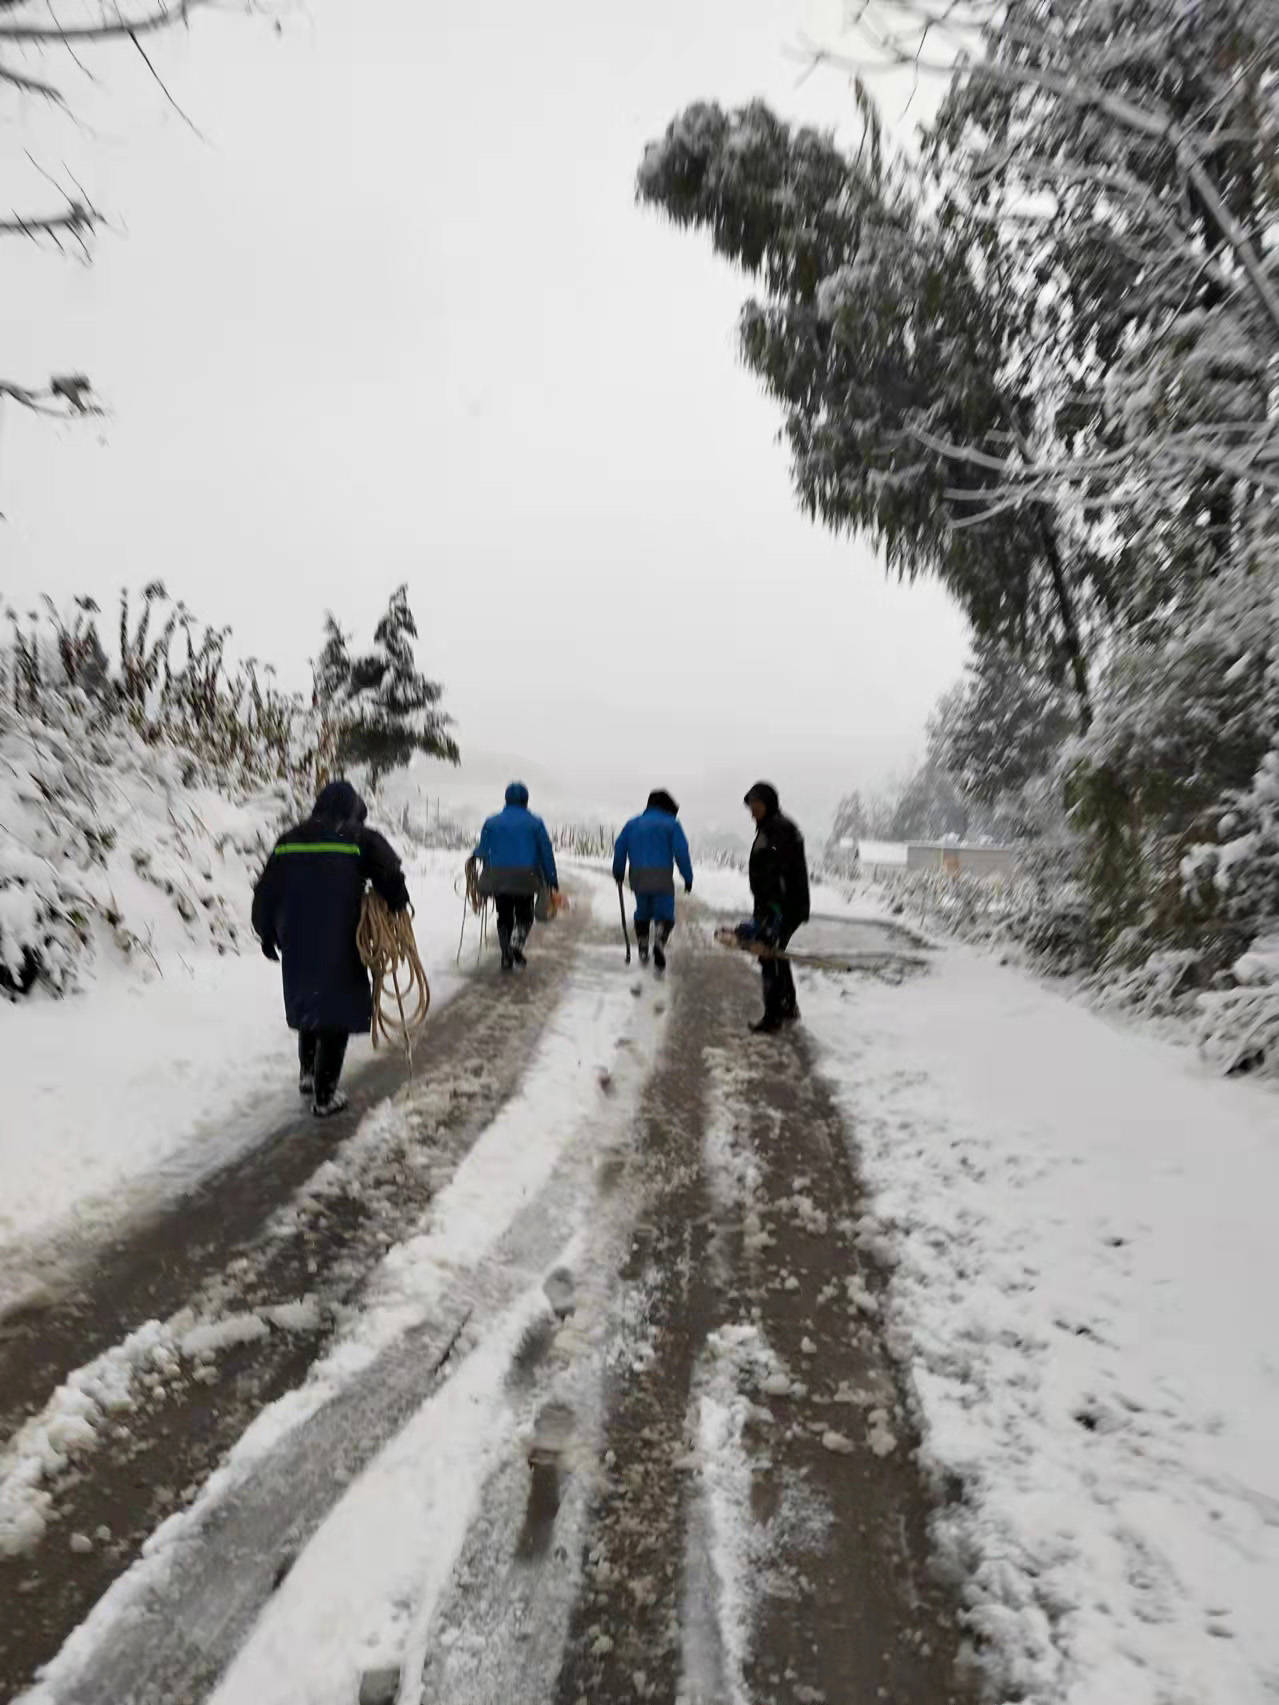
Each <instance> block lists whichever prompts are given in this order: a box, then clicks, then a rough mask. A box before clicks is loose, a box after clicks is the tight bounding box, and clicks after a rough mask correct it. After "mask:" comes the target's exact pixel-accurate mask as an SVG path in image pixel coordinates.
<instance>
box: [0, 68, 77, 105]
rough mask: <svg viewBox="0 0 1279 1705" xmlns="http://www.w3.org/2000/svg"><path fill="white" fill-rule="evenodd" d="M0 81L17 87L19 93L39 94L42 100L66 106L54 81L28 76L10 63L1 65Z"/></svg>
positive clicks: (14, 87) (13, 87) (11, 86)
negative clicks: (42, 80)
mask: <svg viewBox="0 0 1279 1705" xmlns="http://www.w3.org/2000/svg"><path fill="white" fill-rule="evenodd" d="M0 83H7V84H8V85H9V87H10V88H11V89H17V90H18V92H19V94H23V95H39V96H40V98H41V99H42V100H46V101H52V102H53V104H54V106H55V107H65V106H66V104H67V103H66V102H65V101H64V100H63V98H62V95H61V93H60V92H59V91H58V90H57V89H55V88H54V86H53V84H52V83H42V82H41V81H40V79H39V78H38V77H28V76H27V75H26V74H25V73H24V72H22V71H15V70H14V69H13V68H12V66H9V65H0Z"/></svg>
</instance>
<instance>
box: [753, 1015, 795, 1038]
mask: <svg viewBox="0 0 1279 1705" xmlns="http://www.w3.org/2000/svg"><path fill="white" fill-rule="evenodd" d="M785 1022H786V1020H785V1019H784V1018H783V1017H781V1015H780V1014H779V1013H776V1012H766V1013H765V1014H764V1016H763V1018H757V1019H756V1020H755V1022H754V1024H752V1025H751V1032H752V1034H753V1035H755V1036H775V1035H776V1034H777V1032H778V1031H779V1030H780V1029H781V1028H782V1026H783V1024H785Z"/></svg>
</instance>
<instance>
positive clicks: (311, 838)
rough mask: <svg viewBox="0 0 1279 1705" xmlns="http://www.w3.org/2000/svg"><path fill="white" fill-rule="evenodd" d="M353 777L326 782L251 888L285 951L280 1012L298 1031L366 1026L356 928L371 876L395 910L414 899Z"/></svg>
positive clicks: (256, 922) (256, 916) (368, 1003)
mask: <svg viewBox="0 0 1279 1705" xmlns="http://www.w3.org/2000/svg"><path fill="white" fill-rule="evenodd" d="M367 814H368V813H367V811H366V808H365V804H364V801H363V800H362V799H361V798H360V796H359V794H358V793H357V792H356V791H355V789H354V788H353V787H352V786H351V784H350V782H347V781H332V782H330V783H329V784H328V786H327V787H326V788H324V789H323V790H322V792H321V793H320V796H319V798H318V799H317V800H316V802H315V805H314V808H313V809H312V812H311V815H310V816H309V817H308V818H307V820H306V821H305V822H304V823H299V824H298V825H297V827H296V828H293V829H289V830H287V831H286V832H285V833H284V834H283V835H281V836H280V838H279V840H278V841H277V842H276V843H275V846H274V848H273V849H272V852H271V856H270V858H269V859H268V860H267V862H266V868H265V870H263V872H262V875H261V876H260V877H259V878H258V883H257V886H256V888H255V889H254V890H253V928H254V931H255V932H256V934H257V936H258V939H259V940H260V941H261V943H262V951H263V952H264V953H265V954H266V955H267V957H268V958H269V959H274V958H276V956H277V954H278V955H280V956H282V957H283V960H284V1013H285V1017H286V1018H287V1020H288V1022H289V1024H290V1026H291V1027H292V1028H293V1029H294V1030H345V1031H348V1032H349V1033H350V1034H352V1035H358V1034H359V1033H360V1032H362V1031H366V1030H367V1029H368V1028H369V1022H370V1020H371V1018H372V1016H373V997H372V992H371V990H370V986H369V974H368V972H367V971H366V970H365V969H364V966H363V964H362V963H361V962H360V954H359V949H358V948H357V947H356V945H355V932H356V928H357V926H358V925H359V921H360V905H361V902H362V901H363V899H364V887H365V884H366V882H371V883H372V884H373V886H374V888H375V889H376V890H377V892H378V893H379V894H380V895H381V896H382V898H383V899H384V900H385V901H386V903H387V905H388V906H389V907H390V908H391V910H392V911H393V912H398V911H401V910H403V908H404V907H405V906H407V905H408V903H409V891H408V888H407V887H406V886H405V882H404V872H403V871H402V870H401V868H400V861H399V859H398V858H397V857H396V856H395V853H394V851H393V850H392V848H391V847H390V845H389V844H388V843H387V842H386V841H385V840H384V839H383V838H382V836H381V835H379V834H378V832H377V830H376V829H370V828H368V827H367V825H366V824H365V821H364V819H365V817H366V816H367Z"/></svg>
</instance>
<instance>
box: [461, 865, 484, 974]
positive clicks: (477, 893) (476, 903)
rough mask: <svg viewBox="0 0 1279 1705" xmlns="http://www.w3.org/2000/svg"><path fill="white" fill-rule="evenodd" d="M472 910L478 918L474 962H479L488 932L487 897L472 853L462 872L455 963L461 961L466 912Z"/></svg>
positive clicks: (478, 867)
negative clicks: (478, 927)
mask: <svg viewBox="0 0 1279 1705" xmlns="http://www.w3.org/2000/svg"><path fill="white" fill-rule="evenodd" d="M468 912H474V913H475V915H476V917H477V918H478V919H479V920H480V942H479V946H478V947H477V948H476V950H475V963H476V964H477V965H478V964H479V962H480V955H481V954H482V953H483V952H484V947H485V943H486V942H487V941H488V934H489V897H488V895H487V894H484V893H482V892H481V890H480V861H479V859H477V858H476V856H475V854H474V853H472V854H471V856H470V858H468V859H467V861H466V867H465V870H464V871H463V874H462V928H461V929H460V930H459V931H458V937H457V958H456V959H455V960H454V964H455V965H460V964H461V963H462V942H463V940H464V939H465V936H466V914H467V913H468Z"/></svg>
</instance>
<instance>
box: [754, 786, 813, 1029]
mask: <svg viewBox="0 0 1279 1705" xmlns="http://www.w3.org/2000/svg"><path fill="white" fill-rule="evenodd" d="M743 803H744V804H745V806H746V808H747V810H748V811H749V812H750V814H751V816H752V817H753V818H754V820H755V842H754V845H753V846H752V847H751V858H750V883H751V898H752V900H753V901H754V903H755V915H754V920H753V922H752V923H750V924H744V925H742V926H740V928H739V931H738V933H739V934H741V935H743V936H744V937H749V938H750V939H752V940H754V941H757V942H758V943H759V944H760V946H761V947H762V948H763V949H764V952H763V954H762V955H761V958H760V970H761V972H762V973H763V980H764V1016H763V1017H762V1018H760V1019H757V1020H756V1022H755V1023H754V1024H752V1025H751V1029H752V1030H753V1031H754V1032H755V1033H756V1035H770V1034H772V1032H774V1031H777V1030H780V1029H781V1028H782V1026H783V1025H785V1024H793V1023H794V1022H795V1021H796V1019H797V1018H798V1017H799V1005H798V1002H797V1001H796V998H795V979H794V977H793V976H792V975H791V968H790V964H789V962H788V961H787V960H786V959H785V958H783V957H782V955H783V954H785V952H786V948H787V944H788V943H789V941H790V938H791V937H792V936H793V935H794V933H795V931H796V930H797V929H798V928H799V927H800V925H801V924H806V923H807V922H808V918H809V898H808V859H807V857H806V855H805V852H804V837H803V836H802V835H801V834H800V832H799V830H798V829H797V828H796V826H795V824H794V823H792V822H791V820H790V818H789V817H784V816H783V815H782V811H781V806H780V802H779V800H778V797H777V789H776V788H775V787H773V786H772V785H771V783H769V782H766V781H757V782H756V783H755V785H754V787H752V788H751V789H750V791H749V792H748V793H747V794H746V797H745V800H744V801H743Z"/></svg>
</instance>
